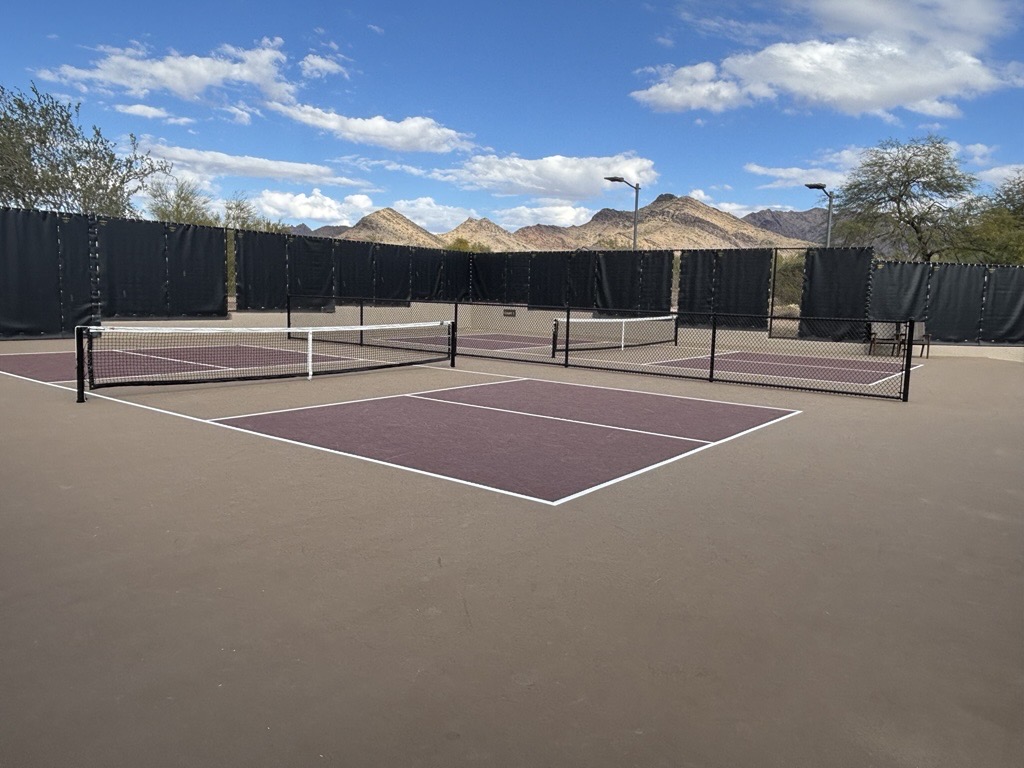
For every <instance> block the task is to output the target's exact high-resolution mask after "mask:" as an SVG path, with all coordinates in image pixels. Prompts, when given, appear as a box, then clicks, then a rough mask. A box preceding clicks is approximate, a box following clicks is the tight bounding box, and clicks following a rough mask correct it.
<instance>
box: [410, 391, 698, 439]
mask: <svg viewBox="0 0 1024 768" xmlns="http://www.w3.org/2000/svg"><path fill="white" fill-rule="evenodd" d="M441 391H442V392H443V391H444V390H441ZM405 397H410V398H412V399H413V400H423V401H425V402H429V403H447V404H448V405H461V406H463V407H464V408H480V409H481V410H484V411H496V412H498V413H511V414H514V415H516V416H529V417H531V418H534V419H549V420H551V421H561V422H565V423H566V424H579V425H581V426H584V427H600V428H601V429H614V430H616V431H618V432H633V433H635V434H638V435H649V436H650V437H667V438H668V439H670V440H686V441H687V442H689V443H709V442H711V441H710V440H701V439H700V438H697V437H684V436H682V435H666V434H663V433H661V432H649V431H647V430H645V429H630V428H629V427H617V426H615V425H614V424H601V423H599V422H596V421H580V420H579V419H566V418H564V417H562V416H545V415H544V414H543V413H530V412H529V411H514V410H512V409H511V408H495V407H494V406H493V405H478V404H476V403H462V402H459V401H458V400H441V399H439V398H436V397H423V395H405Z"/></svg>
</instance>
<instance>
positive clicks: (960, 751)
mask: <svg viewBox="0 0 1024 768" xmlns="http://www.w3.org/2000/svg"><path fill="white" fill-rule="evenodd" d="M70 347H71V345H70V343H69V342H17V343H13V344H5V345H2V347H0V352H8V351H19V352H21V351H31V350H41V349H44V348H45V349H54V348H70ZM496 376H528V377H535V378H547V379H552V380H562V381H579V382H585V383H590V384H598V385H602V386H613V387H621V388H626V389H633V390H641V391H649V392H662V393H669V394H676V395H684V396H692V397H698V398H707V399H715V400H727V401H733V402H742V403H752V404H766V405H772V406H778V407H784V408H796V409H800V410H801V411H802V413H801V414H800V415H798V416H796V417H794V418H791V419H787V420H786V421H784V422H782V423H780V424H777V425H773V426H772V427H771V428H769V429H765V430H761V431H758V432H755V433H753V434H751V435H748V436H746V437H743V438H741V439H737V440H733V441H731V442H728V443H725V444H722V445H719V446H715V447H714V448H713V449H711V450H708V451H704V452H702V453H699V454H696V455H694V456H692V457H690V458H687V459H684V460H682V461H679V462H676V463H674V464H671V465H669V466H665V467H662V468H660V469H658V470H655V471H652V472H649V473H647V474H644V475H641V476H639V477H636V478H633V479H631V480H627V481H624V482H622V483H619V484H617V485H614V486H611V487H609V488H606V489H603V490H600V491H597V492H595V493H593V494H590V495H588V496H584V497H582V498H579V499H576V500H574V501H571V502H568V503H566V504H565V505H563V506H561V507H558V508H551V507H548V506H543V505H540V504H537V503H532V502H529V501H526V500H520V499H515V498H510V497H507V496H502V495H499V494H496V493H492V492H488V491H486V490H483V489H476V488H471V487H466V486H460V485H456V484H454V483H451V482H448V481H445V480H442V479H438V478H432V477H425V476H420V475H416V474H412V473H409V472H403V471H400V470H398V469H393V468H389V467H386V466H379V465H375V464H370V463H367V462H364V461H360V460H357V459H350V458H345V457H341V456H336V455H331V454H325V453H322V452H317V451H313V450H310V449H306V448H302V447H300V446H295V445H288V444H284V443H275V442H272V441H269V440H266V439H262V438H259V437H257V436H253V435H245V434H240V433H236V432H232V431H230V430H227V429H223V428H219V427H216V426H213V425H210V424H208V423H204V422H202V421H196V420H191V419H188V418H181V417H179V416H175V415H171V413H168V412H174V413H180V414H185V415H188V416H193V417H197V418H200V419H205V418H211V417H215V416H226V415H236V414H242V413H250V412H254V411H260V410H266V409H270V408H286V407H295V406H299V405H306V404H313V403H325V402H334V401H341V400H347V399H355V398H359V397H366V396H374V395H381V394H396V393H400V392H411V391H418V390H423V389H428V388H433V387H445V386H458V385H461V384H466V383H470V382H474V381H479V380H482V379H483V380H486V379H488V378H489V377H496ZM103 394H109V395H110V396H112V397H114V398H117V400H109V399H106V398H105V397H97V396H93V397H90V399H89V402H87V403H85V404H76V403H75V402H74V396H73V394H72V393H71V392H70V391H67V390H63V389H58V388H55V387H47V386H43V385H40V384H35V383H31V382H28V381H24V380H20V379H14V378H11V377H7V376H0V430H2V436H3V442H2V444H0V692H2V693H0V766H3V767H4V768H8V766H10V767H11V768H22V767H27V766H80V767H82V768H86V767H91V766H97V767H100V766H102V767H103V768H112V767H115V766H132V767H135V766H158V767H160V766H189V767H190V768H191V767H198V766H211V767H212V766H268V767H269V766H609V767H612V766H614V767H615V768H619V767H621V766H645V767H646V766H675V767H683V766H685V767H687V768H698V767H699V768H712V767H714V768H719V767H721V768H725V767H727V766H728V767H730V768H733V767H736V766H751V767H755V766H756V767H758V768H763V767H772V766H777V767H778V768H792V767H794V766H809V767H810V766H814V767H817V766H849V767H850V768H862V767H863V766H876V767H883V768H888V767H890V766H891V767H892V768H909V767H910V766H929V767H938V768H964V767H966V766H979V767H981V766H984V767H985V768H1017V767H1018V766H1020V765H1021V764H1022V763H1024V471H1022V469H1024V368H1022V367H1021V366H1020V365H1018V364H1015V363H1012V362H1007V361H1001V360H991V359H968V358H950V357H943V356H936V355H935V349H934V347H933V355H932V359H931V360H928V361H925V365H924V367H923V368H921V369H919V370H917V371H915V372H914V376H913V380H912V387H911V400H910V402H909V403H905V404H904V403H898V402H885V401H874V400H865V399H857V398H849V397H839V396H829V395H816V394H806V393H799V392H787V391H776V390H768V389H757V388H748V387H741V386H729V385H712V384H707V383H705V382H699V381H697V382H689V381H677V380H671V379H660V378H648V377H640V376H630V375H623V374H613V373H599V372H591V371H573V370H569V371H566V370H563V369H560V368H557V367H545V366H527V365H521V364H511V363H500V362H490V361H484V360H470V359H468V358H463V359H460V361H459V365H458V368H457V369H456V370H454V371H452V370H449V369H447V368H445V367H443V366H439V367H433V368H411V369H403V370H395V371H385V372H378V373H373V374H353V375H345V376H337V377H324V378H321V379H317V380H314V381H313V382H305V381H277V382H261V383H252V384H224V385H207V386H202V387H178V388H173V387H167V388H157V389H154V390H147V391H130V390H125V391H118V390H106V391H104V392H103ZM120 401H124V402H120ZM128 403H132V404H134V405H130V404H128ZM139 405H141V406H147V407H135V406H139ZM153 408H155V409H160V410H151V409H153ZM437 448H438V450H441V451H443V450H445V446H444V445H438V447H437ZM509 471H510V472H514V471H515V467H514V466H510V467H509Z"/></svg>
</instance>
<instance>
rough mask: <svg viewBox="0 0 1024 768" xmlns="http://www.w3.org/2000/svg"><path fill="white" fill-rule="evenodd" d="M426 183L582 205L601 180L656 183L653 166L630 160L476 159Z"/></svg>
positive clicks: (625, 156) (645, 161) (618, 157)
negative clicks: (616, 177) (436, 182)
mask: <svg viewBox="0 0 1024 768" xmlns="http://www.w3.org/2000/svg"><path fill="white" fill-rule="evenodd" d="M430 175H431V177H432V178H434V179H438V180H441V181H447V182H450V183H453V184H455V185H457V186H458V187H460V188H462V189H483V190H489V191H491V192H494V193H496V194H500V195H533V196H544V197H558V198H562V199H565V200H585V199H587V198H589V197H593V196H595V195H598V194H601V193H602V192H603V191H604V190H606V189H608V188H609V187H610V186H611V185H612V182H608V181H605V180H604V177H605V176H623V177H625V178H626V179H628V180H629V181H631V182H632V183H634V184H640V185H641V186H647V185H649V184H651V183H653V182H654V181H656V180H657V178H658V174H657V172H656V171H655V170H654V161H653V160H648V159H647V158H643V157H637V156H636V155H633V154H620V155H613V156H610V157H565V156H563V155H551V156H549V157H541V158H535V159H530V158H524V157H519V156H518V155H505V156H498V155H476V156H474V157H471V158H469V159H468V160H466V162H465V163H463V164H462V165H461V166H459V167H457V168H448V169H438V170H436V171H433V172H431V174H430Z"/></svg>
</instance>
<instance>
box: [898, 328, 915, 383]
mask: <svg viewBox="0 0 1024 768" xmlns="http://www.w3.org/2000/svg"><path fill="white" fill-rule="evenodd" d="M914 323H915V321H914V318H910V320H908V321H907V337H906V338H907V349H906V355H905V357H904V358H903V391H902V392H901V393H900V399H901V400H902V401H903V402H904V403H905V402H907V401H908V400H909V399H910V369H911V368H912V367H913V365H914V342H913V340H914Z"/></svg>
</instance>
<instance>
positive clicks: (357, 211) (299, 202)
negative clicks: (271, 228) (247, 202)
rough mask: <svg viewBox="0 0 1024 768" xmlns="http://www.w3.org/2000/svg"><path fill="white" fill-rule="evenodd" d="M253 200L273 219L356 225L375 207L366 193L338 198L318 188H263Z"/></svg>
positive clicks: (264, 213)
mask: <svg viewBox="0 0 1024 768" xmlns="http://www.w3.org/2000/svg"><path fill="white" fill-rule="evenodd" d="M253 203H254V204H255V205H256V207H257V208H259V210H260V211H261V212H262V213H263V215H265V216H267V217H269V218H271V219H282V220H285V221H315V222H319V223H322V224H331V225H334V226H353V225H355V224H356V222H358V221H359V220H360V219H361V218H363V217H364V216H365V215H366V214H368V213H372V212H373V210H374V205H373V201H372V200H371V199H370V198H369V197H367V196H366V195H348V196H347V197H345V198H344V199H342V200H335V199H334V198H332V197H328V196H327V195H325V194H324V193H323V192H321V191H320V190H319V189H316V188H314V189H313V191H312V192H311V193H310V194H308V195H307V194H305V193H301V192H300V193H292V192H276V191H273V190H269V189H264V190H263V191H262V192H260V194H259V195H257V196H256V197H255V198H254V200H253Z"/></svg>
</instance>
